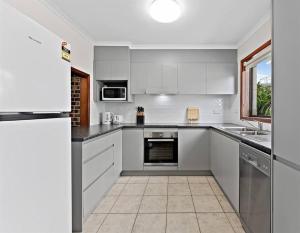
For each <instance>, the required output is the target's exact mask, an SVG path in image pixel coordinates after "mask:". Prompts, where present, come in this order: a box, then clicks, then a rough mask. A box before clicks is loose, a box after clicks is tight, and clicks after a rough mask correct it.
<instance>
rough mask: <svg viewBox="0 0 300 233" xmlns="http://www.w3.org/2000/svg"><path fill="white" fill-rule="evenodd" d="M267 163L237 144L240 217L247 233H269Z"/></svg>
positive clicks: (262, 155) (260, 154)
mask: <svg viewBox="0 0 300 233" xmlns="http://www.w3.org/2000/svg"><path fill="white" fill-rule="evenodd" d="M270 173H271V160H270V156H269V155H268V154H265V153H263V152H261V151H259V150H257V149H255V148H253V147H250V146H248V145H246V144H243V143H241V144H240V217H241V221H242V224H243V226H244V228H245V230H246V232H247V233H270V232H271V177H270Z"/></svg>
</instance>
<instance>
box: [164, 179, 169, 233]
mask: <svg viewBox="0 0 300 233" xmlns="http://www.w3.org/2000/svg"><path fill="white" fill-rule="evenodd" d="M168 204H169V176H168V181H167V206H166V226H165V233H167V227H168Z"/></svg>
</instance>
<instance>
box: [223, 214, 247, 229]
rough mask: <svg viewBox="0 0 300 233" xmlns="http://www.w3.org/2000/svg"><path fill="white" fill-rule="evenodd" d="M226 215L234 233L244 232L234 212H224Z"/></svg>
mask: <svg viewBox="0 0 300 233" xmlns="http://www.w3.org/2000/svg"><path fill="white" fill-rule="evenodd" d="M226 216H227V218H228V220H229V222H230V223H231V226H232V227H233V230H234V232H235V233H245V230H244V229H243V227H242V224H241V222H240V219H239V217H238V216H237V215H236V214H235V213H226Z"/></svg>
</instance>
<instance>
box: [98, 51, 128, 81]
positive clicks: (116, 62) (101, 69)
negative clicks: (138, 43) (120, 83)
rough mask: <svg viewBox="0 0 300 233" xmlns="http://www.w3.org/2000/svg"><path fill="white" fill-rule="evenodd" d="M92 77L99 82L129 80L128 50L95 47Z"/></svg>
mask: <svg viewBox="0 0 300 233" xmlns="http://www.w3.org/2000/svg"><path fill="white" fill-rule="evenodd" d="M94 76H95V79H96V80H99V81H102V80H103V81H109V80H129V77H130V56H129V48H128V47H126V46H115V47H110V46H95V54H94Z"/></svg>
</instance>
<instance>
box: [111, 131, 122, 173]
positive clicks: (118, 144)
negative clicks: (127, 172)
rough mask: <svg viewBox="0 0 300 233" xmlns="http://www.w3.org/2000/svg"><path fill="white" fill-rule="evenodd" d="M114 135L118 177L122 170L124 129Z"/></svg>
mask: <svg viewBox="0 0 300 233" xmlns="http://www.w3.org/2000/svg"><path fill="white" fill-rule="evenodd" d="M112 137H113V144H114V162H115V173H116V177H119V176H120V174H121V172H122V130H120V131H118V132H116V133H114V134H113V135H112Z"/></svg>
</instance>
